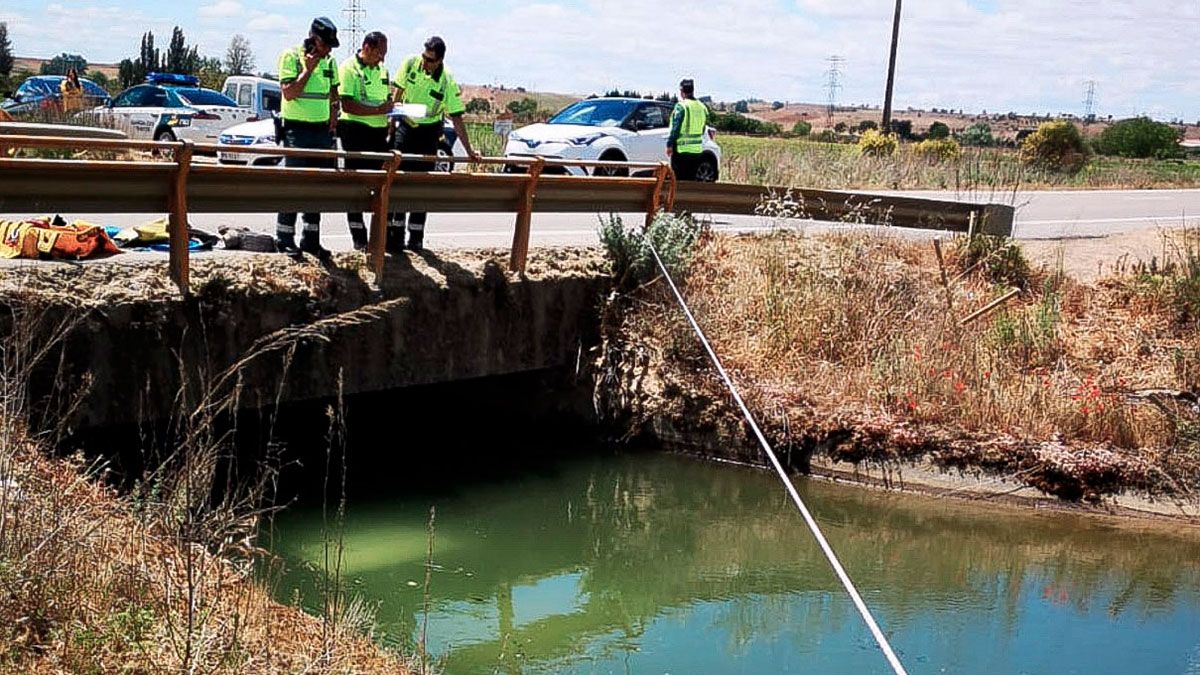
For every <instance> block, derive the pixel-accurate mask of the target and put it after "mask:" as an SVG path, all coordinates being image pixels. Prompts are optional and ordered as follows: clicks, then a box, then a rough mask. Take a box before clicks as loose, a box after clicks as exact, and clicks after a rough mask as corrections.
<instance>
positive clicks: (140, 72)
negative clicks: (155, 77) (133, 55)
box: [127, 31, 162, 86]
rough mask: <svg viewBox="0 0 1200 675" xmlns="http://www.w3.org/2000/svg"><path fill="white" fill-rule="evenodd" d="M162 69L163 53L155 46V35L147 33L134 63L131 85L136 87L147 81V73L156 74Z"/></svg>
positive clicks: (143, 36) (130, 79) (143, 37)
mask: <svg viewBox="0 0 1200 675" xmlns="http://www.w3.org/2000/svg"><path fill="white" fill-rule="evenodd" d="M160 68H162V52H160V51H159V50H158V48H157V47H155V46H154V33H152V32H150V31H146V33H145V34H144V35H142V45H141V49H140V50H139V52H138V57H137V59H135V60H134V61H133V70H132V71H131V72H130V78H129V84H128V85H127V86H132V85H135V84H137V83H139V82H141V81H142V80H145V79H146V73H150V72H154V71H156V70H159V69H160Z"/></svg>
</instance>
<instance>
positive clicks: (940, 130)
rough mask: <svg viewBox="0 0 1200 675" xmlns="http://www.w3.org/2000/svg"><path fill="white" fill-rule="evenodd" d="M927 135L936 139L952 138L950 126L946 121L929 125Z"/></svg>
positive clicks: (931, 138)
mask: <svg viewBox="0 0 1200 675" xmlns="http://www.w3.org/2000/svg"><path fill="white" fill-rule="evenodd" d="M925 137H926V138H928V139H930V140H934V141H940V140H942V139H944V138H950V127H949V125H947V124H946V123H945V122H934V123H933V124H930V125H929V133H928V134H926V136H925Z"/></svg>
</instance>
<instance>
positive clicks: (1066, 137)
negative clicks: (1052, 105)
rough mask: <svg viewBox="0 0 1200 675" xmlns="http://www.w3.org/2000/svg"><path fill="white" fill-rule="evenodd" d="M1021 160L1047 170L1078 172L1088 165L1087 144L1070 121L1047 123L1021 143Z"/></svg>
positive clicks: (1068, 172)
mask: <svg viewBox="0 0 1200 675" xmlns="http://www.w3.org/2000/svg"><path fill="white" fill-rule="evenodd" d="M1021 161H1022V162H1024V163H1025V164H1027V165H1029V166H1032V167H1036V168H1039V169H1044V170H1047V171H1054V172H1058V173H1066V174H1076V173H1079V171H1080V170H1081V169H1083V167H1084V166H1086V165H1087V162H1088V150H1087V145H1086V144H1085V143H1084V142H1083V135H1082V134H1080V133H1079V129H1078V127H1076V126H1075V125H1074V124H1072V123H1071V122H1066V121H1061V120H1060V121H1057V122H1045V123H1043V124H1042V125H1041V126H1040V127H1038V130H1037V131H1035V132H1034V133H1032V134H1030V135H1029V137H1028V138H1026V139H1025V141H1024V142H1023V143H1022V144H1021Z"/></svg>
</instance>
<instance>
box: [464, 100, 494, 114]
mask: <svg viewBox="0 0 1200 675" xmlns="http://www.w3.org/2000/svg"><path fill="white" fill-rule="evenodd" d="M466 108H467V112H468V113H471V114H472V115H479V114H485V113H490V112H492V104H491V102H490V101H488V100H487V99H486V98H479V97H476V98H473V99H471V100H470V101H468V102H467V106H466Z"/></svg>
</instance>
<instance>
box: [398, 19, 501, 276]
mask: <svg viewBox="0 0 1200 675" xmlns="http://www.w3.org/2000/svg"><path fill="white" fill-rule="evenodd" d="M445 60H446V43H445V42H444V41H443V40H442V38H440V37H431V38H429V39H428V40H427V41H426V42H425V51H424V52H422V53H421V54H420V55H419V56H412V57H409V58H408V59H407V60H405V61H404V64H403V65H402V66H400V70H399V71H397V73H396V75H397V77H396V88H397V89H398V90H399V91H398V92H397V96H396V100H398V101H401V102H403V103H417V104H421V105H424V106H425V116H424V117H422V118H419V119H410V118H407V117H406V118H403V119H401V120H400V121H399V122H397V124H396V137H395V145H396V149H398V150H400V151H401V152H404V153H408V154H414V155H436V154H437V148H438V142H439V141H440V140H441V138H442V125H443V119H444V117H445V116H446V115H449V116H450V120H451V121H452V122H453V123H454V130H455V131H456V132H457V133H458V138H459V140H461V141H462V144H463V149H465V150H466V151H467V155H469V156H470V157H471V159H479V155H478V153H476V152H475V150H474V149H473V148H472V147H471V139H470V138H469V137H468V135H467V128H466V125H465V124H463V113H465V112H466V111H467V109H466V106H464V105H463V102H462V96H461V94H460V92H459V89H458V84H457V83H455V81H454V77H453V76H451V75H450V71H448V70H446V64H445ZM433 168H434V164H433V163H432V162H414V161H409V162H403V163H401V165H400V170H401V171H424V172H428V171H433ZM425 217H426V214H424V213H413V214H411V215H410V216H409V218H408V249H409V250H410V251H420V250H422V248H424V243H425ZM387 249H388V251H390V252H392V253H398V252H400V251H403V250H404V214H397V215H396V216H395V220H393V221H392V222H390V223H388V234H387Z"/></svg>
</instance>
